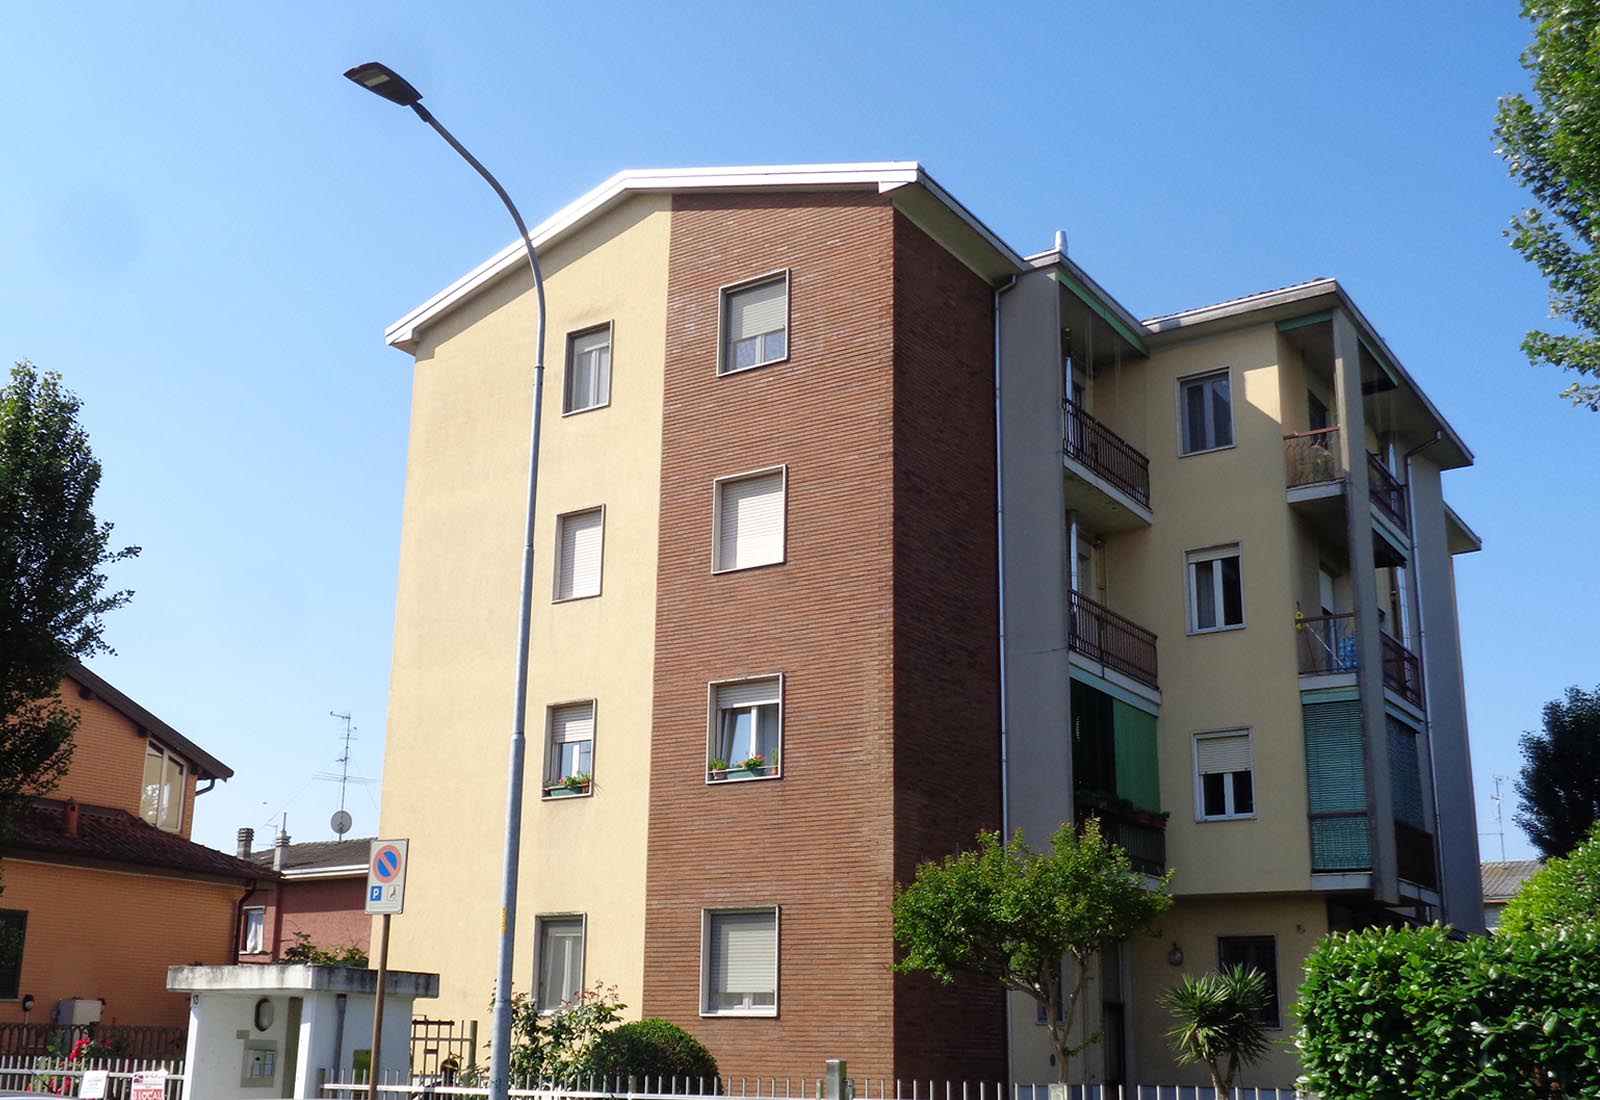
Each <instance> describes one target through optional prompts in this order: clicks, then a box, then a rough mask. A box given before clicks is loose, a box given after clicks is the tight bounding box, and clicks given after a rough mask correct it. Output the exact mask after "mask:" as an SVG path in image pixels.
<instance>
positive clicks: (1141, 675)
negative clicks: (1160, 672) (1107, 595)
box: [1067, 591, 1159, 687]
mask: <svg viewBox="0 0 1600 1100" xmlns="http://www.w3.org/2000/svg"><path fill="white" fill-rule="evenodd" d="M1068 601H1069V603H1068V608H1067V644H1068V645H1070V646H1071V647H1072V648H1073V649H1075V650H1077V651H1078V652H1079V653H1081V654H1083V655H1084V656H1085V657H1087V658H1089V659H1090V660H1091V661H1095V662H1097V663H1099V664H1102V665H1105V666H1106V667H1107V668H1114V669H1116V670H1117V671H1118V672H1120V673H1122V674H1123V675H1124V676H1129V677H1132V678H1133V679H1135V680H1137V681H1139V682H1140V683H1141V684H1148V685H1149V686H1150V687H1157V686H1159V685H1158V684H1157V683H1156V636H1155V635H1154V634H1153V633H1151V632H1150V631H1148V630H1146V629H1145V628H1144V627H1142V626H1140V625H1139V624H1138V623H1136V622H1134V621H1133V620H1132V619H1127V618H1124V617H1123V616H1121V615H1118V614H1117V613H1116V612H1115V611H1113V610H1111V609H1110V608H1109V607H1106V606H1104V605H1103V604H1098V603H1095V601H1093V600H1091V599H1090V598H1089V597H1088V596H1085V595H1084V594H1083V593H1081V592H1077V591H1071V592H1069V593H1068Z"/></svg>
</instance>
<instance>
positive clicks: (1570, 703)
mask: <svg viewBox="0 0 1600 1100" xmlns="http://www.w3.org/2000/svg"><path fill="white" fill-rule="evenodd" d="M1521 746H1522V758H1523V760H1524V761H1525V763H1524V764H1523V766H1522V774H1521V775H1519V776H1518V777H1517V797H1518V798H1519V799H1521V803H1522V804H1521V806H1520V808H1519V809H1518V810H1517V815H1516V818H1515V820H1516V823H1517V824H1518V825H1520V826H1521V827H1522V828H1523V830H1524V831H1525V832H1526V833H1527V834H1528V838H1529V839H1530V840H1532V841H1533V845H1534V847H1535V848H1538V849H1539V854H1540V855H1542V856H1544V857H1545V858H1549V857H1551V856H1564V855H1566V854H1567V853H1568V852H1570V851H1572V850H1573V849H1574V848H1576V847H1577V846H1578V845H1579V844H1582V843H1583V840H1584V838H1585V837H1587V836H1588V835H1589V831H1590V830H1591V829H1593V828H1594V825H1595V822H1597V821H1600V688H1596V689H1595V690H1594V691H1583V690H1581V689H1579V688H1576V687H1569V688H1568V689H1567V697H1566V700H1565V701H1564V702H1563V701H1562V700H1560V699H1556V700H1552V701H1551V702H1548V703H1546V704H1545V705H1544V731H1543V732H1542V733H1536V732H1533V731H1531V730H1530V731H1529V732H1527V733H1524V734H1523V735H1522V741H1521Z"/></svg>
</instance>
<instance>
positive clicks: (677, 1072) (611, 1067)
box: [589, 1017, 717, 1083]
mask: <svg viewBox="0 0 1600 1100" xmlns="http://www.w3.org/2000/svg"><path fill="white" fill-rule="evenodd" d="M589 1065H590V1070H591V1072H592V1073H593V1074H594V1075H595V1076H597V1077H604V1078H610V1079H612V1080H626V1079H627V1078H629V1077H637V1078H640V1079H641V1083H642V1081H643V1079H644V1078H646V1077H668V1078H670V1077H690V1078H701V1077H706V1078H714V1077H716V1076H717V1060H716V1059H715V1058H713V1057H711V1052H710V1051H709V1050H707V1049H706V1048H705V1045H704V1044H702V1043H701V1042H700V1040H698V1039H696V1038H695V1037H694V1036H693V1035H690V1034H689V1033H688V1032H687V1031H685V1030H683V1028H681V1027H679V1026H678V1025H677V1024H673V1023H668V1022H667V1021H666V1020H662V1019H658V1018H654V1017H652V1018H651V1019H647V1020H637V1021H635V1022H633V1023H630V1024H623V1025H622V1026H621V1027H618V1028H615V1029H613V1030H611V1031H608V1032H606V1033H605V1034H603V1035H601V1036H600V1037H599V1038H598V1039H596V1040H595V1043H594V1046H593V1047H591V1048H590V1049H589Z"/></svg>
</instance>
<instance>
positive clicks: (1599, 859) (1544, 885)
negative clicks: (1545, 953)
mask: <svg viewBox="0 0 1600 1100" xmlns="http://www.w3.org/2000/svg"><path fill="white" fill-rule="evenodd" d="M1579 926H1587V927H1595V926H1600V825H1597V826H1596V827H1595V829H1594V831H1593V832H1591V833H1590V834H1589V839H1588V840H1586V841H1584V842H1583V843H1582V844H1580V845H1578V847H1577V848H1576V849H1575V850H1574V851H1573V853H1572V854H1571V855H1570V856H1568V857H1566V858H1565V859H1552V860H1550V861H1549V862H1548V863H1546V864H1545V865H1544V869H1543V870H1541V871H1540V872H1539V873H1538V874H1536V875H1534V876H1533V877H1532V878H1530V879H1529V880H1528V881H1527V882H1525V883H1523V884H1522V889H1521V890H1519V891H1518V892H1517V896H1516V897H1514V898H1512V899H1511V900H1510V901H1509V902H1508V903H1507V904H1506V908H1505V912H1503V913H1501V914H1500V926H1499V927H1498V928H1496V929H1495V932H1496V934H1498V935H1501V936H1520V935H1527V934H1537V933H1543V932H1557V931H1560V930H1561V929H1563V928H1573V927H1579Z"/></svg>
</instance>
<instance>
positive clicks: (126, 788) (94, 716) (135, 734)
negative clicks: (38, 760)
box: [51, 680, 194, 836]
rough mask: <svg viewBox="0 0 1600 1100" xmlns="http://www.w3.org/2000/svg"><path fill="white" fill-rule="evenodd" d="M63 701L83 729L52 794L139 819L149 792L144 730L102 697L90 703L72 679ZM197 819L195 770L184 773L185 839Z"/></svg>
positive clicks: (63, 692)
mask: <svg viewBox="0 0 1600 1100" xmlns="http://www.w3.org/2000/svg"><path fill="white" fill-rule="evenodd" d="M60 695H61V701H62V702H64V703H65V704H66V705H67V707H68V708H69V709H72V710H76V711H77V712H78V716H79V717H78V729H77V732H76V733H74V734H73V737H72V744H73V750H72V765H71V768H70V769H69V770H68V772H67V775H66V778H65V779H63V780H62V782H61V785H60V786H58V787H57V788H56V789H55V790H54V791H52V792H51V794H52V795H53V796H54V797H56V798H75V799H77V800H78V801H79V802H84V803H88V804H90V805H94V806H111V807H113V808H115V809H118V810H127V811H128V812H129V813H130V814H133V815H134V816H135V817H137V816H139V799H140V796H141V794H142V793H143V789H144V754H145V747H146V746H147V745H148V744H149V742H148V741H147V740H146V739H145V738H143V737H140V736H139V730H138V727H137V726H135V725H134V724H133V723H132V722H130V721H128V719H126V718H124V717H123V716H122V715H121V714H120V713H119V712H118V711H116V710H115V709H114V708H112V707H110V706H108V705H107V704H106V703H104V702H103V701H101V700H100V699H94V698H90V699H85V698H83V695H82V691H81V689H80V688H79V687H78V685H77V684H76V683H74V682H73V681H71V680H63V681H61V691H60ZM193 818H194V772H193V770H192V768H191V769H187V770H186V771H185V773H184V798H183V824H182V829H181V832H182V833H183V835H184V836H189V835H190V833H191V831H192V830H191V822H192V821H193Z"/></svg>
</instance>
